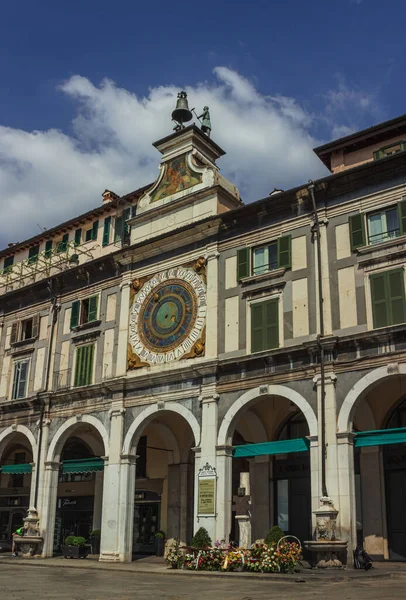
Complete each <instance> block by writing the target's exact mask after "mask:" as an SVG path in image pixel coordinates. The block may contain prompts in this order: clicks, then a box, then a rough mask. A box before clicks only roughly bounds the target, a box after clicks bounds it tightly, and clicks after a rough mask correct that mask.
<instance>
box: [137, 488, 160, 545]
mask: <svg viewBox="0 0 406 600" xmlns="http://www.w3.org/2000/svg"><path fill="white" fill-rule="evenodd" d="M136 496H138V497H142V498H143V500H140V501H136V502H135V504H134V530H133V553H134V554H154V553H155V550H156V540H155V534H156V533H157V531H159V525H160V513H161V502H160V497H159V496H158V494H155V493H154V492H148V491H145V492H136Z"/></svg>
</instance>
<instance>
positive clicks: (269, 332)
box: [251, 298, 279, 352]
mask: <svg viewBox="0 0 406 600" xmlns="http://www.w3.org/2000/svg"><path fill="white" fill-rule="evenodd" d="M278 347H279V321H278V299H277V298H273V299H272V300H267V301H266V302H258V303H256V304H252V305H251V352H262V351H263V350H271V349H272V348H278Z"/></svg>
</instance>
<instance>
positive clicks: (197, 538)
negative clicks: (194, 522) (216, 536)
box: [192, 527, 211, 550]
mask: <svg viewBox="0 0 406 600" xmlns="http://www.w3.org/2000/svg"><path fill="white" fill-rule="evenodd" d="M210 547H211V537H210V536H209V532H208V531H207V529H205V528H204V527H200V529H198V530H197V531H196V533H195V534H194V536H193V538H192V548H198V549H199V550H200V549H201V548H210Z"/></svg>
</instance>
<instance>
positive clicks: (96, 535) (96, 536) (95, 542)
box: [89, 529, 101, 554]
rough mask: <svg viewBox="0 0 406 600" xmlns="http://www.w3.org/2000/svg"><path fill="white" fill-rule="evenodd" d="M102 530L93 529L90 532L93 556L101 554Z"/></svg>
mask: <svg viewBox="0 0 406 600" xmlns="http://www.w3.org/2000/svg"><path fill="white" fill-rule="evenodd" d="M100 535H101V532H100V529H93V531H91V532H90V536H89V537H90V544H91V546H92V554H100Z"/></svg>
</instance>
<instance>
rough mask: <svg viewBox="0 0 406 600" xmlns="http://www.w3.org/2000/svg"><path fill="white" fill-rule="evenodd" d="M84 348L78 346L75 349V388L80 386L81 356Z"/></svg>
mask: <svg viewBox="0 0 406 600" xmlns="http://www.w3.org/2000/svg"><path fill="white" fill-rule="evenodd" d="M83 349H84V346H80V347H79V348H76V366H75V381H74V385H75V387H77V386H78V385H82V383H81V378H82V355H83Z"/></svg>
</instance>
